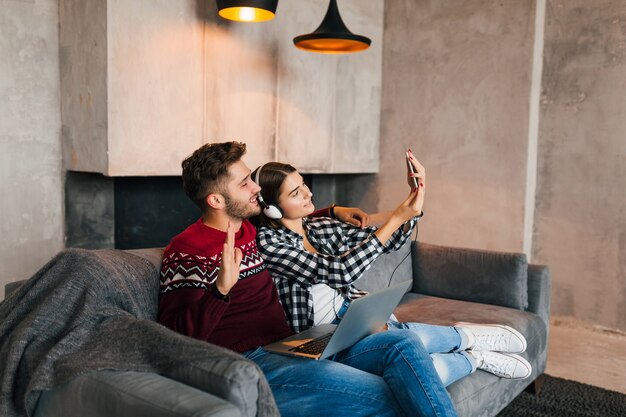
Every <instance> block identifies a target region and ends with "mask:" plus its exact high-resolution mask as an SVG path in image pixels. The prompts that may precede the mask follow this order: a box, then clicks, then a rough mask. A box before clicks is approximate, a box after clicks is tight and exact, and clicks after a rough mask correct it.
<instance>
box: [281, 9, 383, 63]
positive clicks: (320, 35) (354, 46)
mask: <svg viewBox="0 0 626 417" xmlns="http://www.w3.org/2000/svg"><path fill="white" fill-rule="evenodd" d="M293 43H294V44H295V45H296V47H297V48H299V49H302V50H305V51H309V52H318V53H322V54H344V53H349V52H359V51H363V50H365V49H367V48H369V47H370V44H371V43H372V41H371V40H370V39H369V38H366V37H365V36H361V35H355V34H354V33H352V32H350V30H349V29H348V28H347V27H346V25H345V23H343V20H342V19H341V16H340V15H339V9H338V8H337V1H336V0H330V3H329V4H328V11H327V12H326V16H325V17H324V20H322V23H321V24H320V26H319V27H318V28H317V29H316V30H315V32H313V33H309V34H308V35H300V36H296V37H295V38H293Z"/></svg>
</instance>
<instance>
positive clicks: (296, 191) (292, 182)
mask: <svg viewBox="0 0 626 417" xmlns="http://www.w3.org/2000/svg"><path fill="white" fill-rule="evenodd" d="M279 195H280V196H279V199H278V204H279V205H280V208H281V209H282V210H283V214H284V215H283V217H285V218H287V219H298V218H302V217H306V216H308V215H309V214H311V213H313V211H315V206H314V205H313V201H312V200H311V198H312V197H313V193H311V190H309V187H307V185H306V184H305V183H304V179H302V176H301V175H300V174H299V173H298V172H297V171H295V172H292V173H291V174H289V175H287V176H286V177H285V180H284V181H283V184H282V185H281V186H280V194H279Z"/></svg>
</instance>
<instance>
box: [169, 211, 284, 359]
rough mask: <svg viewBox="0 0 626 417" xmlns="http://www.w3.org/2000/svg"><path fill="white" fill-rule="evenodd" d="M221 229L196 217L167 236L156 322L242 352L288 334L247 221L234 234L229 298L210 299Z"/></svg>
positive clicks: (219, 257) (222, 236)
mask: <svg viewBox="0 0 626 417" xmlns="http://www.w3.org/2000/svg"><path fill="white" fill-rule="evenodd" d="M225 240H226V232H223V231H220V230H217V229H214V228H212V227H209V226H206V225H205V224H204V223H202V219H200V220H198V221H197V222H195V223H194V224H192V225H190V226H189V227H188V228H187V229H185V231H183V232H182V233H181V234H179V235H177V236H176V237H174V238H173V239H172V241H171V242H170V244H169V245H168V246H167V247H166V248H165V252H164V253H163V263H162V265H161V278H160V281H161V282H160V284H161V297H160V300H159V315H158V321H159V322H160V323H161V324H163V325H165V326H166V327H169V328H170V329H172V330H174V331H177V332H179V333H182V334H184V335H186V336H191V337H194V338H196V339H200V340H204V341H206V342H210V343H213V344H216V345H219V346H223V347H226V348H228V349H232V350H234V351H236V352H239V353H242V352H245V351H248V350H251V349H253V348H255V347H258V346H263V345H266V344H268V343H271V342H274V341H276V340H280V339H282V338H284V337H287V336H290V335H291V334H293V332H292V331H291V329H290V328H289V326H288V324H287V320H286V318H285V314H284V311H283V309H282V307H281V305H280V303H279V301H278V293H277V291H276V287H275V285H274V282H273V280H272V277H271V275H270V273H269V271H268V270H267V269H266V267H265V264H264V262H263V259H262V258H261V256H260V254H259V251H258V249H257V244H256V229H255V228H254V226H253V225H252V224H251V223H250V222H249V221H247V220H244V221H243V222H242V225H241V228H240V230H239V231H238V232H237V233H236V234H235V247H238V248H239V249H241V252H242V253H243V258H242V261H241V266H240V270H239V280H238V282H237V283H236V284H235V285H234V286H233V287H232V289H231V291H230V294H229V298H230V299H229V300H227V301H224V300H222V299H219V298H218V297H216V296H215V295H214V294H213V292H212V291H211V284H213V283H214V282H215V280H216V279H217V276H218V273H219V270H220V264H221V260H222V249H223V244H224V241H225Z"/></svg>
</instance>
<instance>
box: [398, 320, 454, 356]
mask: <svg viewBox="0 0 626 417" xmlns="http://www.w3.org/2000/svg"><path fill="white" fill-rule="evenodd" d="M387 325H388V326H389V330H410V331H412V332H414V333H416V334H417V335H418V336H419V337H420V340H421V341H422V343H423V344H424V347H425V348H426V350H427V351H428V353H446V352H455V351H457V350H458V349H459V348H460V347H461V344H462V342H463V339H462V336H461V335H460V334H459V332H458V331H457V330H456V329H455V328H454V327H451V326H436V325H433V324H425V323H401V322H397V321H389V322H388V323H387Z"/></svg>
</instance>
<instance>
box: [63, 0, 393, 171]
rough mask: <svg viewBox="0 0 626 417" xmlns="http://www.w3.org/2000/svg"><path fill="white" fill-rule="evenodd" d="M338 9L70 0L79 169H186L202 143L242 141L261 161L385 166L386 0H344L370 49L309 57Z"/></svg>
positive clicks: (202, 0) (72, 128)
mask: <svg viewBox="0 0 626 417" xmlns="http://www.w3.org/2000/svg"><path fill="white" fill-rule="evenodd" d="M92 3H93V4H92ZM96 3H97V4H96ZM327 7H328V1H327V0H310V1H307V2H281V4H280V6H279V8H278V10H277V16H276V18H275V19H274V20H272V21H269V22H264V23H254V24H249V23H238V22H227V21H224V20H223V19H220V18H217V14H216V10H215V8H216V6H215V2H214V1H212V0H103V1H99V2H85V1H83V0H61V14H60V16H61V50H62V54H61V58H62V59H61V73H62V79H61V86H62V103H63V111H62V120H63V139H64V142H63V143H64V145H65V149H64V152H65V161H66V166H67V167H68V168H69V169H73V170H79V171H88V172H100V173H103V174H105V175H109V176H133V175H179V174H180V162H181V160H182V159H184V157H186V156H187V155H189V154H190V153H191V152H192V151H193V150H195V149H196V148H198V147H199V146H200V145H201V144H202V143H209V142H221V141H225V140H240V141H243V142H246V143H247V144H248V145H249V151H250V152H249V154H248V157H247V162H248V164H249V165H250V166H251V167H256V166H257V165H259V164H261V163H263V162H267V161H269V160H275V159H278V160H283V161H289V162H291V163H293V164H294V165H295V166H297V167H299V168H300V169H301V170H302V171H303V172H311V173H313V172H315V173H329V172H334V173H358V172H376V171H377V170H378V144H379V141H378V140H379V133H380V128H379V123H380V117H379V116H380V92H381V71H382V47H383V42H382V32H383V9H384V1H383V0H376V1H372V0H370V1H368V2H363V1H360V0H344V1H342V2H341V5H340V10H341V13H342V16H343V19H344V20H345V22H346V24H347V25H348V26H349V27H350V28H351V29H352V30H353V31H354V32H355V33H359V34H364V35H366V36H368V37H370V38H371V39H373V44H372V46H371V47H370V48H369V49H368V50H367V51H364V52H362V53H359V54H351V55H321V54H313V53H307V52H303V51H301V50H298V49H296V48H295V47H294V45H293V41H292V40H293V38H294V36H297V35H299V34H303V33H308V32H312V31H313V30H315V29H316V27H317V25H319V23H320V22H321V20H322V18H323V16H324V13H325V12H326V9H327Z"/></svg>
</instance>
